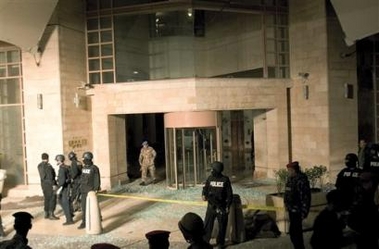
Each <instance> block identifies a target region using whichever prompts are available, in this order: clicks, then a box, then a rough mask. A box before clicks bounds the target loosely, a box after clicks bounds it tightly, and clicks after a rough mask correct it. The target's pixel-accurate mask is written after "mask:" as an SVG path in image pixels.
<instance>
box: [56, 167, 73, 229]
mask: <svg viewBox="0 0 379 249" xmlns="http://www.w3.org/2000/svg"><path fill="white" fill-rule="evenodd" d="M70 183H71V176H70V171H69V169H68V166H67V165H64V164H61V165H60V166H59V171H58V198H59V201H60V204H61V206H62V209H63V213H64V215H65V217H66V222H65V223H63V225H69V224H74V221H73V219H72V212H71V199H70V192H71V191H70V190H71V189H70V188H71V186H70V185H71V184H70Z"/></svg>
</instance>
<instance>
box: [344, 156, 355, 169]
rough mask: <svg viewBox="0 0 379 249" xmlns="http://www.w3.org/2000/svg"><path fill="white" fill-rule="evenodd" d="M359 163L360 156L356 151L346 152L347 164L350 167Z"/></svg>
mask: <svg viewBox="0 0 379 249" xmlns="http://www.w3.org/2000/svg"><path fill="white" fill-rule="evenodd" d="M357 163H358V156H357V155H356V154H354V153H349V154H346V156H345V165H346V166H347V167H349V168H355V167H356V166H357Z"/></svg>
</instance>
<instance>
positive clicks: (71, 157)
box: [68, 151, 76, 160]
mask: <svg viewBox="0 0 379 249" xmlns="http://www.w3.org/2000/svg"><path fill="white" fill-rule="evenodd" d="M74 158H76V154H75V152H73V151H71V152H70V153H68V159H70V160H72V159H74Z"/></svg>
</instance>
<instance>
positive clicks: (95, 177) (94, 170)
mask: <svg viewBox="0 0 379 249" xmlns="http://www.w3.org/2000/svg"><path fill="white" fill-rule="evenodd" d="M92 160H93V154H92V153H91V152H89V151H87V152H84V153H83V164H84V166H83V169H82V174H81V176H80V193H81V204H82V223H81V224H80V225H79V227H78V229H84V228H85V227H86V202H87V195H88V192H90V191H95V192H97V191H99V190H100V171H99V168H98V167H97V166H96V165H94V164H93V162H92Z"/></svg>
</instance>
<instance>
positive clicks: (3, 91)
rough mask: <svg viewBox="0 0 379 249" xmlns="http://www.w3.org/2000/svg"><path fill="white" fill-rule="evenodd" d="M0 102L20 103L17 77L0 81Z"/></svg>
mask: <svg viewBox="0 0 379 249" xmlns="http://www.w3.org/2000/svg"><path fill="white" fill-rule="evenodd" d="M0 103H1V104H16V103H20V82H19V80H18V79H7V80H2V81H0Z"/></svg>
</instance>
